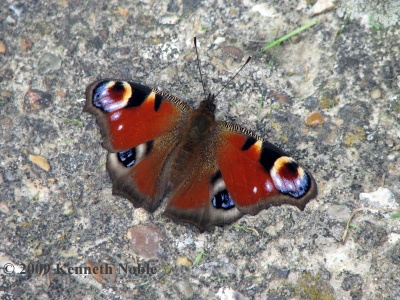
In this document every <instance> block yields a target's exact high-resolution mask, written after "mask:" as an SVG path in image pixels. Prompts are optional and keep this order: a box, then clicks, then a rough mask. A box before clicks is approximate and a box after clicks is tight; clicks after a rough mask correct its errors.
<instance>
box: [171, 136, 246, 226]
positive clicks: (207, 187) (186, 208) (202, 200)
mask: <svg viewBox="0 0 400 300" xmlns="http://www.w3.org/2000/svg"><path fill="white" fill-rule="evenodd" d="M215 142H216V141H215V139H214V138H213V137H210V138H208V139H207V140H206V141H205V142H204V143H203V145H202V146H201V147H199V148H196V149H195V151H194V152H192V153H191V155H189V156H188V158H187V159H185V155H184V154H183V155H182V153H183V152H182V151H179V150H180V149H178V150H177V151H176V153H175V158H174V159H172V160H173V161H174V162H176V163H177V164H178V165H183V166H185V170H182V168H180V167H179V166H178V167H177V166H176V165H175V163H174V164H173V165H172V166H171V174H170V177H171V179H170V182H171V183H172V185H173V186H174V188H173V189H172V190H171V194H170V196H169V198H170V199H169V200H168V205H167V207H166V208H165V211H164V215H166V216H168V217H169V218H171V219H173V220H174V221H177V222H186V223H191V224H193V225H195V226H196V227H197V228H199V230H200V231H204V230H205V229H207V228H208V227H210V226H212V225H222V224H229V223H232V222H234V221H235V220H237V219H239V218H240V217H241V216H242V215H243V214H242V213H241V212H240V211H239V210H238V209H237V208H236V207H235V205H234V203H233V202H232V199H231V198H230V196H229V194H228V192H227V191H226V187H225V184H224V182H223V180H222V177H221V173H220V172H219V169H218V165H217V162H216V157H215V148H214V146H215Z"/></svg>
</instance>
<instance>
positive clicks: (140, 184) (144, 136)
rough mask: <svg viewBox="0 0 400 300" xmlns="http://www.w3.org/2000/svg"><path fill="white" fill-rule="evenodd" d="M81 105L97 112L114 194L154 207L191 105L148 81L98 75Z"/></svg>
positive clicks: (146, 207) (136, 203) (157, 201)
mask: <svg viewBox="0 0 400 300" xmlns="http://www.w3.org/2000/svg"><path fill="white" fill-rule="evenodd" d="M86 96H87V101H86V105H85V110H86V111H89V112H91V113H93V114H94V115H96V117H97V121H98V123H99V124H100V128H101V132H102V135H103V146H104V147H105V148H106V149H107V150H108V151H109V154H108V157H107V170H108V171H109V173H110V175H111V178H112V181H113V193H114V194H118V195H121V196H124V197H126V198H128V199H129V200H130V201H131V202H132V203H133V204H134V205H135V206H136V207H144V208H145V209H147V210H149V211H154V210H155V209H156V208H157V207H158V205H159V203H160V201H161V200H162V198H163V197H164V195H165V192H166V189H167V185H168V182H167V180H168V178H167V174H168V170H169V160H170V157H171V155H172V153H173V150H174V148H175V147H176V145H177V144H178V143H179V140H180V136H179V135H180V132H181V130H180V127H181V126H183V124H184V122H185V119H186V116H187V115H188V114H189V113H190V111H191V110H192V109H191V108H190V107H189V106H187V105H186V104H184V103H183V102H182V101H180V100H179V99H178V98H176V97H174V96H171V95H169V94H167V93H162V92H159V91H157V90H154V89H151V88H148V87H146V86H143V85H140V84H136V83H131V82H126V81H114V80H101V81H97V82H94V83H93V84H91V85H90V86H89V87H88V88H87V91H86Z"/></svg>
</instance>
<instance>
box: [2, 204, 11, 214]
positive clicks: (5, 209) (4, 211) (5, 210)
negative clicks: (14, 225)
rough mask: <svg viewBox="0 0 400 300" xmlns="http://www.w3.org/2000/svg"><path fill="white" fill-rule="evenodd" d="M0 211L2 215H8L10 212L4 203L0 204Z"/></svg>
mask: <svg viewBox="0 0 400 300" xmlns="http://www.w3.org/2000/svg"><path fill="white" fill-rule="evenodd" d="M0 211H1V212H2V213H3V214H8V213H9V212H10V209H9V208H8V206H7V203H6V202H5V201H1V202H0Z"/></svg>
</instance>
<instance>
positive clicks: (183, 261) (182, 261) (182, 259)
mask: <svg viewBox="0 0 400 300" xmlns="http://www.w3.org/2000/svg"><path fill="white" fill-rule="evenodd" d="M176 264H177V265H178V266H184V267H191V266H192V262H191V260H190V259H189V258H187V257H186V256H179V257H178V258H177V259H176Z"/></svg>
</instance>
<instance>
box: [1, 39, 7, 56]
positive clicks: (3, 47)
mask: <svg viewBox="0 0 400 300" xmlns="http://www.w3.org/2000/svg"><path fill="white" fill-rule="evenodd" d="M6 52H7V46H6V43H4V42H3V41H0V54H6Z"/></svg>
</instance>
